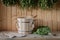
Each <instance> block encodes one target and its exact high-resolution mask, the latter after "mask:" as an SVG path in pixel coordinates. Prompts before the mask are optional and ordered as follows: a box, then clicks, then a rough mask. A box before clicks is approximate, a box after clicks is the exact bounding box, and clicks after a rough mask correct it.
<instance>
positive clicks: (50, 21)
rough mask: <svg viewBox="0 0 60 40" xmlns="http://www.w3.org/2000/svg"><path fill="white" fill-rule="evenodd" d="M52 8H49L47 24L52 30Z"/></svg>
mask: <svg viewBox="0 0 60 40" xmlns="http://www.w3.org/2000/svg"><path fill="white" fill-rule="evenodd" d="M51 14H52V13H51V10H47V24H48V27H49V28H50V29H51V31H52V19H51V16H52V15H51Z"/></svg>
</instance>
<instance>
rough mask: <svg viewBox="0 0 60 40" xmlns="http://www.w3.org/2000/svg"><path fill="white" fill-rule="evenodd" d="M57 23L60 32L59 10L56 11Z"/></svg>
mask: <svg viewBox="0 0 60 40" xmlns="http://www.w3.org/2000/svg"><path fill="white" fill-rule="evenodd" d="M57 22H58V25H57V27H58V31H60V10H57Z"/></svg>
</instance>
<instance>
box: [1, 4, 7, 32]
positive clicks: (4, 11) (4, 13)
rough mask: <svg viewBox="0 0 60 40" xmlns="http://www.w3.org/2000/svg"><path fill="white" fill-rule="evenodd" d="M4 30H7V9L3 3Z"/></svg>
mask: <svg viewBox="0 0 60 40" xmlns="http://www.w3.org/2000/svg"><path fill="white" fill-rule="evenodd" d="M2 30H3V31H6V30H7V10H6V6H4V5H2Z"/></svg>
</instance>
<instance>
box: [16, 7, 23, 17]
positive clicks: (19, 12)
mask: <svg viewBox="0 0 60 40" xmlns="http://www.w3.org/2000/svg"><path fill="white" fill-rule="evenodd" d="M21 16H22V10H21V8H19V7H18V6H17V18H18V17H21Z"/></svg>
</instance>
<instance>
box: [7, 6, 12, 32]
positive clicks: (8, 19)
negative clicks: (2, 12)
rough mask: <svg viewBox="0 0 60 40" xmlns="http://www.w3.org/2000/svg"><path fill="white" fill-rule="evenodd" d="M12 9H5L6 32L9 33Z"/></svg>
mask: <svg viewBox="0 0 60 40" xmlns="http://www.w3.org/2000/svg"><path fill="white" fill-rule="evenodd" d="M11 14H12V8H11V7H7V30H8V31H11V30H12V15H11Z"/></svg>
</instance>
